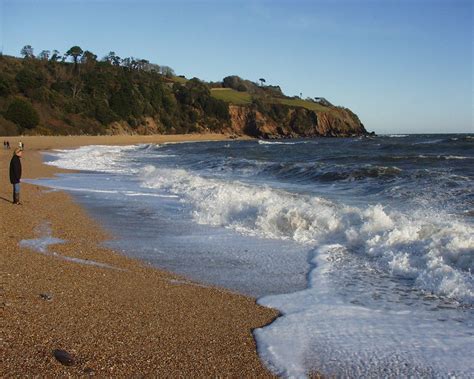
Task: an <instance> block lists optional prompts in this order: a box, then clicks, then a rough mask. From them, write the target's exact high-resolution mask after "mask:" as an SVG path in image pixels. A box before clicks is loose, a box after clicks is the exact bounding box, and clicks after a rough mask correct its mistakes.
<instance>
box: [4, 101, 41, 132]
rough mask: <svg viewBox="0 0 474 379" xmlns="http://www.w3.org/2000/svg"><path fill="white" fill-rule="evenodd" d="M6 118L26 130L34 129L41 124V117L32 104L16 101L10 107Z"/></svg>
mask: <svg viewBox="0 0 474 379" xmlns="http://www.w3.org/2000/svg"><path fill="white" fill-rule="evenodd" d="M5 118H6V119H7V120H10V121H12V122H14V123H15V124H17V125H19V126H21V127H22V128H25V129H32V128H34V127H35V126H36V125H38V123H39V115H38V112H36V109H35V108H33V105H31V103H30V102H28V101H25V100H22V99H15V100H13V102H12V103H11V104H10V106H9V107H8V109H7V111H6V113H5Z"/></svg>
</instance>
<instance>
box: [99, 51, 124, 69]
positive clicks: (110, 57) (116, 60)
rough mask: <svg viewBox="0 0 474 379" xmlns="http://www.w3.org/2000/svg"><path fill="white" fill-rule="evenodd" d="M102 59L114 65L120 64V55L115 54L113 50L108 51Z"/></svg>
mask: <svg viewBox="0 0 474 379" xmlns="http://www.w3.org/2000/svg"><path fill="white" fill-rule="evenodd" d="M103 60H104V61H105V62H109V63H110V64H112V65H114V66H120V61H121V59H120V57H119V56H118V55H116V54H115V51H110V52H109V53H108V54H107V55H106V56H105V57H104V58H103Z"/></svg>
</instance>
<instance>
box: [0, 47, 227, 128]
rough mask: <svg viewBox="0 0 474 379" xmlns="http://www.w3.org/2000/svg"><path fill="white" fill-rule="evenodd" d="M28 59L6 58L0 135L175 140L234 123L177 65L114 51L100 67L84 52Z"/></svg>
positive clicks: (1, 66)
mask: <svg viewBox="0 0 474 379" xmlns="http://www.w3.org/2000/svg"><path fill="white" fill-rule="evenodd" d="M22 55H23V56H24V58H23V59H18V58H13V57H6V56H0V115H3V117H0V135H1V134H7V133H12V125H11V122H13V123H14V124H15V125H16V128H17V132H20V133H24V132H25V131H26V130H25V129H28V130H30V133H32V132H36V133H41V134H86V133H87V134H105V133H112V132H124V133H141V134H147V133H170V134H171V133H191V132H204V131H220V130H222V129H224V128H225V127H227V126H228V125H229V121H230V117H229V109H228V104H227V103H226V102H224V101H222V100H218V99H216V98H214V97H212V96H211V92H210V89H209V86H208V85H206V84H205V83H203V82H201V81H200V80H199V79H196V78H194V79H192V80H185V79H183V78H177V77H175V76H174V72H173V70H172V69H171V68H169V67H166V66H162V67H160V66H158V65H154V64H150V63H149V62H148V61H146V60H143V59H141V60H138V59H135V58H124V59H121V58H119V57H117V56H116V55H115V53H114V52H110V53H109V54H108V55H107V56H106V57H104V59H103V60H102V61H99V60H97V56H96V55H95V54H93V53H91V52H89V51H83V50H82V49H81V48H80V47H79V46H73V47H72V48H71V49H69V50H68V51H67V52H66V54H65V55H64V56H63V57H62V59H61V58H60V55H59V52H58V51H56V50H55V51H54V52H53V54H51V52H50V51H47V50H44V51H42V52H41V53H40V54H39V55H38V57H37V58H36V57H35V56H34V54H33V49H32V48H31V46H25V47H24V48H23V49H22ZM32 104H33V105H32ZM35 109H36V110H35ZM38 113H39V114H40V115H41V117H39V116H38ZM6 120H9V121H11V122H7V121H6ZM35 127H36V128H35ZM32 128H35V129H34V130H31V129H32ZM7 129H8V130H7Z"/></svg>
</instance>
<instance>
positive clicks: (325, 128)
mask: <svg viewBox="0 0 474 379" xmlns="http://www.w3.org/2000/svg"><path fill="white" fill-rule="evenodd" d="M229 113H230V117H231V132H233V133H236V134H246V135H250V136H253V137H260V138H294V137H350V136H360V135H366V134H368V133H367V131H366V130H365V128H364V125H363V124H362V123H361V122H360V120H359V118H358V117H357V116H356V115H355V114H354V113H352V112H351V111H350V110H348V109H345V108H338V107H331V108H328V111H326V112H317V113H316V112H314V111H311V110H308V109H305V108H291V107H283V108H281V109H280V110H279V112H278V115H277V116H278V119H277V120H275V118H277V117H275V116H274V117H271V116H270V115H269V114H263V113H262V112H260V111H258V110H256V109H255V108H252V107H250V106H248V107H247V106H236V105H231V106H229ZM274 113H275V112H274Z"/></svg>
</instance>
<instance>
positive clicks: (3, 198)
mask: <svg viewBox="0 0 474 379" xmlns="http://www.w3.org/2000/svg"><path fill="white" fill-rule="evenodd" d="M0 200H3V201H6V202H7V203H11V202H12V201H11V199H7V198H5V197H3V196H0Z"/></svg>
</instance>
